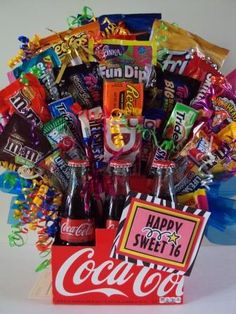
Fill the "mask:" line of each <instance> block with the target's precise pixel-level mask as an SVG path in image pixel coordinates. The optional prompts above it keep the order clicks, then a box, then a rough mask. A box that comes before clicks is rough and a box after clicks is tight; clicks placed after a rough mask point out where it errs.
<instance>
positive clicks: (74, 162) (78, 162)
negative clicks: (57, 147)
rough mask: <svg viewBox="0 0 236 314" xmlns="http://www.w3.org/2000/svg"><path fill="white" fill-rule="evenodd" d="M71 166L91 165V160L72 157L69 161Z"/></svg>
mask: <svg viewBox="0 0 236 314" xmlns="http://www.w3.org/2000/svg"><path fill="white" fill-rule="evenodd" d="M68 166H69V167H89V161H88V160H83V159H72V160H70V161H69V162H68Z"/></svg>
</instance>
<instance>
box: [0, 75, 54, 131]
mask: <svg viewBox="0 0 236 314" xmlns="http://www.w3.org/2000/svg"><path fill="white" fill-rule="evenodd" d="M25 77H26V80H27V85H24V84H23V83H22V82H21V80H20V79H18V80H16V81H14V82H13V83H11V84H10V85H8V86H7V87H5V88H4V89H2V90H1V91H0V103H1V108H0V112H1V113H2V114H8V115H12V114H13V113H14V112H15V111H16V112H18V113H19V114H21V115H22V116H23V117H25V118H26V119H28V120H29V121H31V122H34V123H35V125H37V126H41V125H42V123H44V122H47V121H49V120H50V118H51V115H50V113H49V111H48V107H47V103H46V101H45V97H46V95H45V91H44V88H43V87H42V86H41V85H40V83H39V81H38V79H37V78H36V77H35V76H34V75H32V74H30V73H27V74H25Z"/></svg>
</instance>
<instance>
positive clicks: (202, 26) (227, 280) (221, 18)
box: [0, 0, 236, 314]
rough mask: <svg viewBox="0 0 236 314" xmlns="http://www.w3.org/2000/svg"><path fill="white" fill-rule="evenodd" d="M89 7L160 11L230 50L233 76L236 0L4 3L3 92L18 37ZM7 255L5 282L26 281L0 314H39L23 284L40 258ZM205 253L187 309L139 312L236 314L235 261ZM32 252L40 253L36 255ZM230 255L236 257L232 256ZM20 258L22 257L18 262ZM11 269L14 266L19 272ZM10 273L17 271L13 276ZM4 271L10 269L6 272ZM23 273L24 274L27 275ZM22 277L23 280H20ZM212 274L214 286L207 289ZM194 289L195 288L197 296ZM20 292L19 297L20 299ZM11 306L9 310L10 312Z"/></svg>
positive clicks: (4, 202) (0, 224) (3, 212)
mask: <svg viewBox="0 0 236 314" xmlns="http://www.w3.org/2000/svg"><path fill="white" fill-rule="evenodd" d="M84 5H87V6H90V7H91V8H93V10H94V12H95V14H96V15H101V14H105V13H138V12H143V13H145V12H161V13H162V15H163V19H165V20H167V21H169V22H176V23H178V24H179V26H181V27H184V28H186V29H188V30H189V31H191V32H193V33H197V34H198V35H200V36H201V37H203V38H205V39H207V40H209V41H211V42H212V43H215V44H217V45H220V46H222V47H226V48H228V49H230V51H231V52H230V56H229V58H228V59H227V60H226V62H225V65H224V67H223V69H222V71H223V73H228V72H230V71H231V70H233V69H234V68H235V67H236V39H235V30H236V0H108V1H107V0H97V1H89V0H87V1H79V0H37V1H36V0H0V26H1V27H0V38H1V49H0V88H3V87H4V86H6V85H7V79H6V72H7V70H8V67H7V65H6V64H7V60H8V59H9V58H10V57H12V56H14V55H15V53H16V51H17V50H18V46H19V44H18V41H17V37H18V36H19V35H26V36H29V37H31V36H32V35H34V34H35V33H38V34H40V35H42V36H44V35H47V34H48V31H46V28H47V27H48V28H51V29H53V30H55V31H58V30H63V29H64V28H65V27H66V17H67V16H69V15H77V13H79V12H80V10H81V8H82V7H83V6H84ZM9 201H10V196H7V195H5V194H1V193H0V242H7V233H8V229H9V228H8V226H7V224H6V219H7V211H8V206H9ZM211 249H216V248H211ZM12 250H16V251H12ZM231 251H232V250H231ZM4 252H5V253H6V254H7V256H4V260H5V264H4V265H7V258H9V259H11V260H10V263H9V269H8V267H7V266H5V267H4V269H1V271H2V274H1V276H0V278H2V279H4V280H6V282H7V281H9V278H8V271H9V274H11V273H12V274H13V276H14V278H16V279H15V280H16V282H17V280H22V283H23V286H22V290H20V292H19V294H18V292H17V291H19V289H20V288H19V287H21V285H20V284H19V283H17V284H16V285H14V278H13V277H11V278H10V280H11V281H12V283H11V284H8V285H6V288H5V290H4V291H3V293H4V294H3V295H2V297H3V298H4V300H6V302H5V303H6V304H5V305H4V304H3V307H2V309H3V310H2V311H1V306H0V312H1V314H5V313H15V312H18V310H17V309H19V312H21V307H22V310H23V305H24V311H25V313H26V312H36V309H37V304H35V305H34V306H35V307H33V308H32V307H31V306H32V305H29V307H28V305H27V303H25V301H24V300H23V299H24V298H26V295H27V291H25V287H24V283H25V285H26V287H27V288H26V290H27V289H28V288H29V287H30V285H31V284H32V280H33V279H32V278H30V279H27V277H28V276H30V275H31V274H32V272H33V268H34V266H35V263H37V257H36V256H35V257H34V258H33V257H32V256H31V257H29V261H28V264H26V265H25V264H24V266H22V265H20V263H25V261H26V260H28V258H27V252H28V250H27V249H25V248H23V249H22V250H21V249H19V250H18V249H10V251H9V249H6V250H5V251H3V252H2V251H1V252H0V262H2V256H3V254H4ZM29 252H33V250H29ZM204 252H205V253H204ZM206 252H207V251H206V248H204V250H203V251H202V252H200V261H199V264H198V268H197V269H196V272H195V274H193V277H194V278H193V279H194V281H195V282H194V283H193V282H192V281H191V279H190V282H191V284H189V285H188V289H190V294H189V297H190V299H189V297H187V302H188V301H190V304H188V305H186V307H183V308H182V309H181V308H178V309H177V308H176V311H175V307H174V308H172V309H171V311H169V310H168V309H167V308H166V307H164V308H163V309H162V310H160V309H158V308H155V307H154V308H153V307H149V308H145V309H144V307H139V308H140V310H141V309H142V308H143V311H144V312H147V311H149V310H148V309H150V311H149V312H150V313H151V312H153V313H154V312H155V313H168V312H171V313H179V312H180V313H205V312H208V313H210V314H211V313H215V314H216V313H222V312H223V311H224V309H225V310H226V311H227V313H229V314H231V313H235V308H236V305H235V301H234V297H233V295H235V276H234V277H231V276H230V274H229V273H228V270H229V267H231V269H230V271H234V269H235V267H234V266H233V264H232V263H231V262H230V259H226V257H227V253H225V256H224V251H222V248H221V250H220V251H219V254H218V255H217V252H216V251H213V255H212V254H210V253H209V252H208V253H206ZM225 252H227V251H225ZM25 254H26V255H25ZM30 254H31V253H30ZM32 254H37V253H36V252H35V253H32ZM205 254H206V255H205ZM231 256H232V257H233V254H232V255H231ZM17 257H19V259H18V258H17ZM218 258H222V265H221V261H220V260H218V262H217V263H216V264H215V263H214V264H213V261H215V260H216V259H218ZM223 258H224V259H223ZM13 259H14V260H13ZM4 260H3V261H4ZM30 261H32V262H30ZM234 262H235V261H234ZM18 263H19V264H18ZM230 263H231V264H230ZM212 264H213V265H212ZM205 265H206V267H208V268H209V269H210V270H209V273H208V271H204V272H203V273H202V272H201V270H200V267H202V268H204V266H205ZM211 265H212V267H211ZM227 265H228V266H227ZM229 265H231V266H229ZM16 266H17V267H16ZM221 266H222V267H221ZM11 267H14V269H13V268H11ZM31 267H32V268H31ZM11 269H13V272H12V271H11ZM4 270H6V271H5V273H4ZM22 270H23V271H24V273H22ZM198 272H199V273H198ZM3 273H4V274H3ZM19 273H20V276H18V274H19ZM198 274H199V275H198ZM209 274H210V275H209ZM215 274H216V275H215ZM218 274H219V276H218ZM208 276H209V287H208V286H207V282H208V279H207V278H208ZM17 278H18V279H17ZM217 278H218V279H217ZM201 282H203V284H204V289H203V290H202V288H201ZM233 285H234V288H233ZM194 287H196V294H195V291H194ZM9 289H12V293H13V294H12V299H13V302H12V308H11V307H9V306H10V303H9V302H10V293H11V292H10V291H9ZM191 289H192V290H191ZM207 291H208V293H207ZM186 292H187V291H186ZM17 294H18V296H17V297H16V295H17ZM8 300H9V301H8ZM14 302H15V303H14ZM233 302H234V303H233ZM3 303H4V302H3ZM38 306H39V305H38ZM8 307H9V311H8V310H7V308H8ZM18 307H19V308H18ZM13 308H14V310H13ZM26 309H27V311H26ZM11 310H12V311H11ZM40 310H41V311H40V312H42V311H43V310H46V311H48V313H54V311H55V313H56V311H57V312H58V308H57V309H56V308H54V309H53V310H52V308H50V309H49V307H48V305H43V304H42V306H40ZM118 310H119V308H118ZM130 310H131V312H132V311H133V312H135V313H137V308H134V307H130ZM217 310H218V311H217ZM62 311H63V307H60V310H59V312H60V313H62ZM91 311H95V308H94V307H92V308H91V307H90V309H89V310H88V311H87V313H89V312H91ZM107 311H109V309H108V308H106V311H105V310H104V308H101V307H100V308H99V312H103V313H104V312H107ZM143 311H142V312H143ZM66 312H67V313H68V312H69V310H68V309H67V310H66V311H65V313H66ZM71 312H72V313H76V312H80V313H85V312H86V308H85V307H82V308H75V307H71ZM121 312H125V308H124V307H122V311H121ZM140 313H141V311H140Z"/></svg>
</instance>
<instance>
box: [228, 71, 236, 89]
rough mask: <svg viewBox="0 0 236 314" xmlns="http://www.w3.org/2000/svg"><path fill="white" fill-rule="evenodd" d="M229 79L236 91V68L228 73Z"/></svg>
mask: <svg viewBox="0 0 236 314" xmlns="http://www.w3.org/2000/svg"><path fill="white" fill-rule="evenodd" d="M226 79H227V81H228V82H229V83H230V85H231V86H232V88H233V90H234V92H236V69H234V70H233V71H232V72H230V73H229V74H227V75H226Z"/></svg>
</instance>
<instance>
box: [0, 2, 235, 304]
mask: <svg viewBox="0 0 236 314" xmlns="http://www.w3.org/2000/svg"><path fill="white" fill-rule="evenodd" d="M161 18H162V17H161V14H159V13H149V14H106V15H103V16H99V17H96V16H95V15H94V13H93V12H92V10H91V9H90V8H88V7H85V8H83V10H82V13H81V14H78V15H77V16H70V17H69V18H68V19H67V22H68V27H67V29H65V30H64V31H58V32H57V31H54V30H49V31H50V34H49V36H47V37H44V38H41V37H40V36H39V35H35V36H34V37H33V38H31V39H29V38H28V37H26V36H23V35H22V36H20V37H18V40H19V41H20V50H19V51H18V53H17V55H16V56H15V57H13V58H11V59H10V60H9V66H10V68H11V70H10V71H9V72H8V78H9V85H8V86H7V87H5V88H4V89H2V90H1V91H0V164H1V167H2V168H4V172H3V173H2V174H1V176H0V183H1V185H0V187H1V190H2V191H3V192H6V193H11V194H12V195H13V197H12V201H11V204H10V210H9V219H8V223H9V224H10V225H11V232H10V234H9V236H8V238H9V244H10V245H11V246H22V245H24V244H25V237H26V235H27V233H28V232H31V231H32V232H35V233H36V234H37V241H36V248H37V250H38V251H39V255H40V258H41V259H42V261H41V262H40V264H39V266H38V267H37V268H36V271H41V270H43V269H45V268H47V267H51V268H52V285H53V302H55V303H82V304H88V303H90V304H91V303H94V304H175V303H182V302H183V284H184V276H189V275H190V273H191V271H192V268H193V265H194V262H195V259H196V256H197V253H198V250H199V247H200V244H201V240H202V237H203V235H204V230H205V228H206V226H207V228H208V229H207V230H208V233H207V234H210V237H209V239H211V240H212V238H214V232H213V233H212V230H211V228H216V229H217V230H218V231H219V232H223V233H224V231H225V228H224V226H223V227H222V226H221V220H220V219H218V220H217V219H216V217H217V215H220V213H219V211H220V208H219V206H217V207H216V208H215V209H214V201H213V202H212V201H211V202H209V204H208V198H207V194H208V195H209V200H212V198H213V197H214V195H215V194H214V191H215V190H216V188H215V186H218V185H219V184H221V183H222V182H224V181H225V180H228V179H229V178H231V177H233V176H234V171H235V166H236V161H235V157H234V156H235V155H234V154H235V151H234V144H235V139H236V133H235V132H236V124H235V123H236V111H235V107H236V93H235V90H234V87H233V86H235V82H233V81H234V80H235V74H233V73H232V74H231V75H230V76H228V77H227V78H226V77H224V76H223V75H222V74H221V72H220V71H219V70H220V68H221V66H222V65H223V62H224V60H225V59H226V57H227V54H228V50H227V49H224V48H221V47H218V46H216V45H214V44H212V43H210V42H208V41H206V40H204V39H202V38H200V37H199V36H197V35H195V34H192V33H190V32H188V31H187V30H185V29H182V28H181V27H180V26H178V25H176V24H170V23H168V22H166V21H164V20H162V19H161ZM231 83H232V84H231ZM219 182H220V183H219ZM217 184H218V185H217ZM211 186H213V188H212V189H211ZM221 201H222V203H221V204H222V206H224V204H225V202H224V200H223V199H222V200H221ZM232 202H233V201H232ZM227 204H228V207H227V208H228V211H227V214H228V213H229V212H230V215H231V222H232V221H234V219H235V218H234V217H236V215H235V214H234V213H233V205H232V203H230V202H227ZM211 212H214V214H213V215H212V217H213V218H212V219H211V217H210V214H211ZM209 217H210V219H209ZM208 219H209V222H208V225H207V221H208ZM216 220H217V223H216ZM226 223H227V221H226V222H225V224H226ZM209 228H210V229H209ZM222 229H223V230H222ZM212 241H213V242H214V239H213V240H212ZM216 242H217V241H216Z"/></svg>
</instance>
